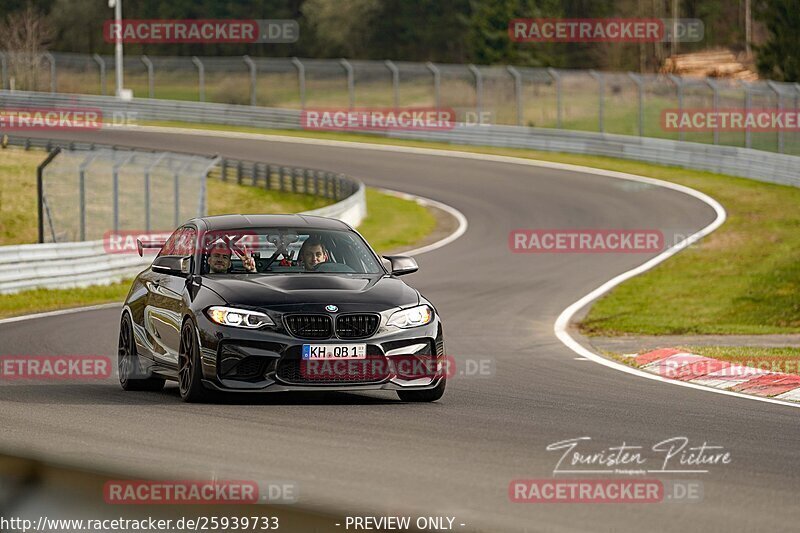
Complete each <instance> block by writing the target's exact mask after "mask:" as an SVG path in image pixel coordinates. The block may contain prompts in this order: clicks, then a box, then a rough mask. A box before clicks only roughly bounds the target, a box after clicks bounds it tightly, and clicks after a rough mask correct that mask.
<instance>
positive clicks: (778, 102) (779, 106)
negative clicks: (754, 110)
mask: <svg viewBox="0 0 800 533" xmlns="http://www.w3.org/2000/svg"><path fill="white" fill-rule="evenodd" d="M767 85H769V88H770V89H772V92H774V93H775V98H776V102H775V104H776V108H777V110H778V114H779V115H780V114H781V112H782V111H783V94H782V93H781V90H780V87H778V84H776V83H775V82H774V81H772V80H768V81H767ZM778 153H779V154H782V153H783V128H778Z"/></svg>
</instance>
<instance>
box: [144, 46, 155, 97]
mask: <svg viewBox="0 0 800 533" xmlns="http://www.w3.org/2000/svg"><path fill="white" fill-rule="evenodd" d="M141 60H142V63H144V66H145V67H147V97H148V98H155V93H156V91H155V80H154V78H155V72H154V69H153V62H152V61H150V58H149V57H147V56H146V55H143V56H142V57H141Z"/></svg>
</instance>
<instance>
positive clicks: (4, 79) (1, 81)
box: [0, 52, 8, 89]
mask: <svg viewBox="0 0 800 533" xmlns="http://www.w3.org/2000/svg"><path fill="white" fill-rule="evenodd" d="M0 73H1V74H2V75H0V89H5V88H6V87H8V62H7V59H6V53H5V52H0Z"/></svg>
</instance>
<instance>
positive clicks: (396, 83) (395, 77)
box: [383, 59, 400, 109]
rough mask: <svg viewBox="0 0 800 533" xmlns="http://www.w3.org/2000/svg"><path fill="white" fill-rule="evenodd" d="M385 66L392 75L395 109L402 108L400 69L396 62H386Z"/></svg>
mask: <svg viewBox="0 0 800 533" xmlns="http://www.w3.org/2000/svg"><path fill="white" fill-rule="evenodd" d="M383 64H384V65H386V68H388V69H389V72H391V73H392V102H393V103H394V108H395V109H397V108H398V107H400V69H398V68H397V65H395V64H394V61H391V60H389V59H387V60H386V61H384V62H383Z"/></svg>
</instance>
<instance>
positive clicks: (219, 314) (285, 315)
mask: <svg viewBox="0 0 800 533" xmlns="http://www.w3.org/2000/svg"><path fill="white" fill-rule="evenodd" d="M148 246H149V247H154V248H160V250H159V252H158V255H157V256H156V257H155V259H154V260H153V263H152V264H151V265H150V267H148V268H147V269H146V270H144V271H143V272H141V273H140V274H139V275H138V276H137V277H136V279H135V280H134V281H133V285H132V286H131V289H130V291H129V293H128V296H127V298H126V299H125V305H124V307H123V311H122V317H121V321H120V332H119V354H118V355H119V358H118V365H119V380H120V384H121V385H122V388H123V389H125V390H149V391H153V390H160V389H161V388H162V387H163V386H164V382H165V380H167V379H169V380H176V381H177V382H178V385H179V389H180V395H181V398H183V399H184V400H185V401H189V402H197V401H204V400H208V399H209V397H210V396H211V395H216V394H215V393H218V392H271V391H311V390H314V391H318V390H333V391H365V390H394V391H396V392H397V394H398V396H399V397H400V399H401V400H404V401H414V402H431V401H436V400H438V399H439V398H441V397H442V395H443V394H444V390H445V384H446V377H447V371H446V368H445V367H446V366H447V365H446V363H445V356H444V354H445V351H444V339H443V335H442V324H441V322H440V320H439V316H438V313H437V311H436V309H435V308H434V306H433V305H432V304H431V303H430V302H429V301H427V300H426V299H425V298H424V297H422V295H420V293H419V292H418V291H417V290H415V289H413V288H411V287H409V286H408V285H406V284H405V283H404V282H403V281H402V280H400V279H398V277H399V276H401V275H404V274H410V273H412V272H415V271H416V270H417V268H418V267H417V263H416V261H415V260H414V259H412V258H410V257H403V256H387V257H385V258H383V259H381V258H380V257H379V256H378V255H377V254H376V253H375V252H374V251H373V250H372V248H371V247H370V246H369V245H368V244H367V242H366V241H365V240H364V238H363V237H362V236H361V235H360V234H359V233H358V232H357V231H355V230H354V229H353V228H351V227H350V226H349V225H347V224H345V223H344V222H340V221H338V220H334V219H329V218H324V217H315V216H304V215H224V216H215V217H202V218H195V219H192V220H190V221H188V222H187V223H185V224H184V225H182V226H181V227H180V228H178V229H177V230H176V231H175V232H174V233H173V234H172V235H171V236H170V237H169V239H167V241H166V242H164V243H142V242H140V243H139V251H140V253H142V250H143V248H145V247H148Z"/></svg>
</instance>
